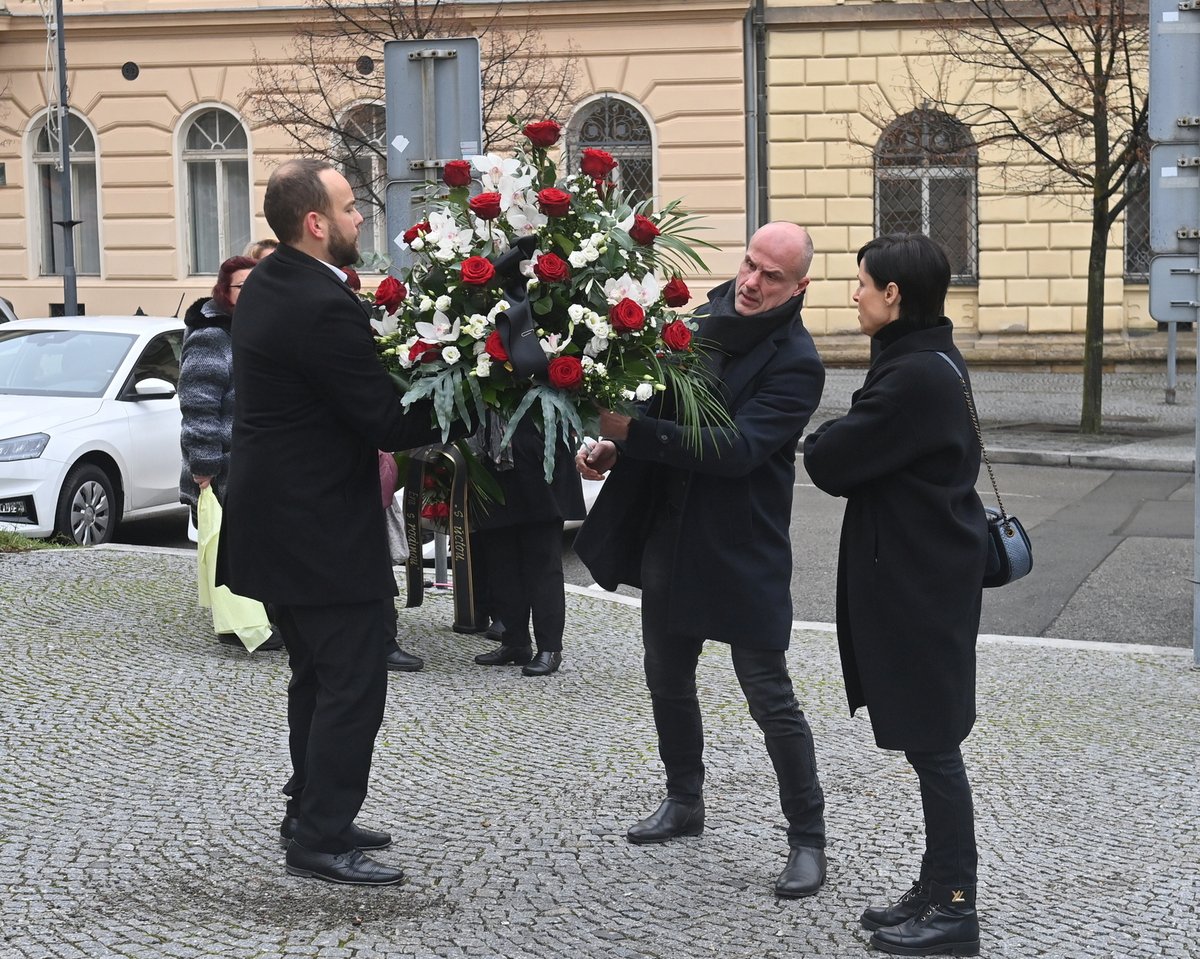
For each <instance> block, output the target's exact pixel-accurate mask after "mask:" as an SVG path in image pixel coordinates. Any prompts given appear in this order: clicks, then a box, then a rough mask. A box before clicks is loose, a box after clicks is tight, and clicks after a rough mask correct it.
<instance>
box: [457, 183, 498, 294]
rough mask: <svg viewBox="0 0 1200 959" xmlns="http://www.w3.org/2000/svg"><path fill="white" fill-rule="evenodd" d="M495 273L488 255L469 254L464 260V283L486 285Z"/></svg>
mask: <svg viewBox="0 0 1200 959" xmlns="http://www.w3.org/2000/svg"><path fill="white" fill-rule="evenodd" d="M481 195H482V194H481ZM495 275H496V268H495V267H494V266H492V264H491V262H490V261H489V260H488V259H487V257H483V256H469V257H467V258H466V259H465V260H463V264H462V279H463V282H464V283H470V284H471V285H472V286H486V285H487V283H488V282H489V281H490V280H491V279H492V277H493V276H495Z"/></svg>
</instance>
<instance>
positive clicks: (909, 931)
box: [871, 882, 979, 956]
mask: <svg viewBox="0 0 1200 959" xmlns="http://www.w3.org/2000/svg"><path fill="white" fill-rule="evenodd" d="M871 945H872V946H874V947H875V948H876V949H878V950H879V951H880V952H886V953H890V954H891V955H893V956H977V955H979V918H978V916H977V915H976V914H975V887H974V886H943V885H941V884H939V883H936V882H931V883H930V884H929V901H928V902H927V903H925V908H923V909H922V910H921V911H920V912H919V913H917V914H916V915H915V916H913V917H912V918H910V919H905V920H904V921H903V922H901V923H898V924H897V925H894V926H883V927H882V928H880V929H876V930H875V932H874V934H873V935H872V936H871Z"/></svg>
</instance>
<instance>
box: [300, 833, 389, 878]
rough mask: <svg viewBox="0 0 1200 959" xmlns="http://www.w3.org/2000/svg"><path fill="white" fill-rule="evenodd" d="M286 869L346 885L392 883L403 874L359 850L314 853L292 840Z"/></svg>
mask: <svg viewBox="0 0 1200 959" xmlns="http://www.w3.org/2000/svg"><path fill="white" fill-rule="evenodd" d="M287 871H288V872H289V873H290V874H291V875H293V876H303V877H305V878H314V879H324V880H326V881H327V882H341V883H345V884H346V885H349V886H392V885H395V884H396V883H398V882H404V873H403V872H401V871H400V870H399V869H397V868H396V867H395V866H385V865H384V864H383V863H381V862H376V861H375V860H374V859H372V858H371V857H370V856H365V855H363V852H362V850H361V849H351V850H350V851H349V852H338V853H332V852H313V851H312V850H311V849H305V848H304V847H303V846H301V845H300V843H298V842H296V840H295V839H293V840H292V841H291V842H290V843H288V847H287Z"/></svg>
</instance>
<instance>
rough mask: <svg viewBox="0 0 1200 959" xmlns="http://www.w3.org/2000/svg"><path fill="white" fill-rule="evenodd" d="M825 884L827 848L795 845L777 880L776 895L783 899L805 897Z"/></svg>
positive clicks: (813, 893) (814, 892)
mask: <svg viewBox="0 0 1200 959" xmlns="http://www.w3.org/2000/svg"><path fill="white" fill-rule="evenodd" d="M824 884H825V850H824V849H817V848H815V847H813V846H793V847H792V850H791V852H789V853H788V861H787V865H786V866H784V867H783V872H781V873H780V874H779V878H778V879H776V880H775V895H777V896H779V897H781V898H783V899H804V898H806V897H807V896H812V895H815V894H816V892H817V890H818V889H820V888H821V887H822V886H823V885H824Z"/></svg>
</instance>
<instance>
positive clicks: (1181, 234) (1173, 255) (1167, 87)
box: [1147, 0, 1200, 668]
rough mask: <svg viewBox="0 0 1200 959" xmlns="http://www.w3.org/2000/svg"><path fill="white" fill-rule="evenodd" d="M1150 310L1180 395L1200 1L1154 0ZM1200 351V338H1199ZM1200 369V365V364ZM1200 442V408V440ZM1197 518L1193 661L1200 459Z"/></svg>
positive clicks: (1193, 226)
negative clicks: (1178, 359)
mask: <svg viewBox="0 0 1200 959" xmlns="http://www.w3.org/2000/svg"><path fill="white" fill-rule="evenodd" d="M1147 130H1148V132H1149V135H1150V139H1152V140H1155V141H1157V144H1156V145H1155V146H1154V147H1152V148H1151V150H1150V248H1151V249H1152V250H1153V251H1154V252H1155V253H1157V254H1159V255H1158V256H1156V257H1154V259H1153V260H1151V261H1150V315H1151V316H1152V317H1153V318H1154V319H1156V320H1158V322H1160V323H1166V324H1167V329H1168V344H1167V350H1168V357H1167V359H1168V364H1169V366H1168V378H1169V385H1168V394H1167V401H1168V402H1174V395H1173V394H1174V382H1175V336H1176V329H1177V326H1178V324H1179V323H1186V322H1191V323H1192V324H1193V329H1194V330H1195V331H1196V334H1197V337H1198V338H1200V322H1197V320H1198V319H1200V2H1197V0H1150V103H1149V117H1148V119H1147ZM1197 353H1198V354H1200V339H1198V341H1197ZM1198 372H1200V371H1198ZM1195 445H1196V446H1197V447H1200V415H1198V416H1197V417H1196V443H1195ZM1193 472H1194V476H1195V479H1196V481H1197V482H1196V483H1195V484H1194V485H1195V486H1196V488H1197V491H1198V492H1197V495H1196V496H1195V497H1194V499H1195V507H1194V513H1193V522H1192V527H1193V528H1192V569H1193V575H1192V584H1193V585H1192V665H1193V667H1194V668H1200V460H1198V461H1197V463H1196V466H1195V467H1194V470H1193Z"/></svg>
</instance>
